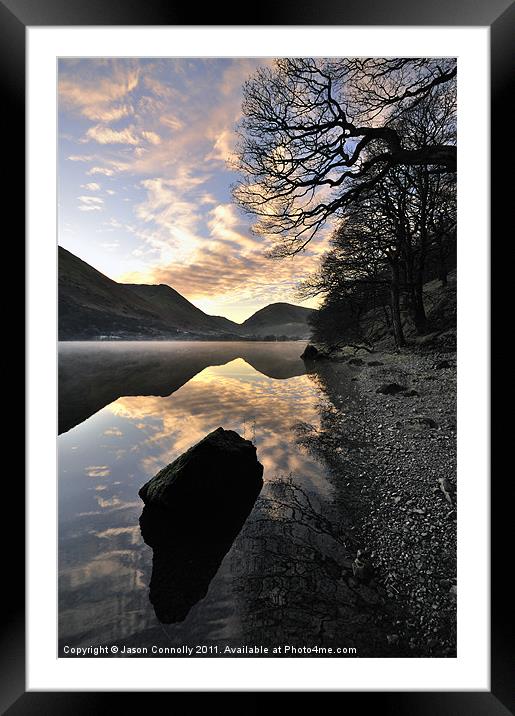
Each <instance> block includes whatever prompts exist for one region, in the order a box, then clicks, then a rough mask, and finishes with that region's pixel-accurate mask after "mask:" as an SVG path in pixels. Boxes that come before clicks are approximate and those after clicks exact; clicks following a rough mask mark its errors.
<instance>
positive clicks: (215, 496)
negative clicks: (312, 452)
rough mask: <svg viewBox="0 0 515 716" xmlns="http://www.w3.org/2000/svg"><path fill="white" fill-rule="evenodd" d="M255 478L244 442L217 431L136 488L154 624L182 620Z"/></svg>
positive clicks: (220, 554) (225, 544) (248, 505)
mask: <svg viewBox="0 0 515 716" xmlns="http://www.w3.org/2000/svg"><path fill="white" fill-rule="evenodd" d="M262 476H263V466H262V465H261V464H260V463H259V462H258V460H257V457H256V448H255V446H254V445H253V444H252V443H251V442H250V440H244V439H243V438H242V437H241V436H240V435H238V433H235V432H233V431H232V430H224V429H223V428H218V429H217V430H215V431H214V432H212V433H209V435H207V436H206V437H205V438H204V439H203V440H201V441H200V442H199V443H197V444H196V445H194V446H193V447H191V448H190V449H189V450H187V451H186V452H185V453H184V454H183V455H181V456H180V457H178V458H177V460H175V461H174V462H172V463H171V464H170V465H168V466H167V467H165V468H163V470H161V471H160V472H158V473H157V475H155V477H153V478H152V479H151V480H150V481H149V482H147V483H146V484H145V485H143V487H142V488H141V490H140V491H139V495H140V497H141V499H142V500H143V502H144V503H145V507H144V508H143V512H142V514H141V517H140V528H141V534H142V536H143V539H144V540H145V542H146V543H147V544H148V545H149V546H150V547H152V549H153V552H154V554H153V561H152V577H151V580H150V595H149V598H150V601H151V603H152V605H153V606H154V610H155V613H156V616H157V618H158V619H159V620H160V621H161V622H164V623H166V624H170V623H175V622H180V621H183V620H184V619H185V618H186V616H187V615H188V613H189V611H190V609H191V607H192V606H193V605H194V604H196V603H197V602H198V601H200V600H201V599H202V598H203V597H205V595H206V594H207V590H208V588H209V584H210V582H211V580H212V579H213V577H214V576H215V574H216V572H217V571H218V568H219V566H220V564H221V562H222V560H223V558H224V556H225V555H226V554H227V552H228V551H229V549H230V548H231V546H232V544H233V542H234V540H235V539H236V536H237V535H238V533H239V532H240V530H241V528H242V527H243V524H244V523H245V520H246V519H247V517H248V515H249V514H250V512H251V510H252V507H253V506H254V503H255V501H256V499H257V496H258V495H259V492H260V490H261V487H262V486H263V478H262Z"/></svg>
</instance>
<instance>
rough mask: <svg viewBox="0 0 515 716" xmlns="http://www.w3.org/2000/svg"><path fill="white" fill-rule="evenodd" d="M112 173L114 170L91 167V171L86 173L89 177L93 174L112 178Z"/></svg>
mask: <svg viewBox="0 0 515 716" xmlns="http://www.w3.org/2000/svg"><path fill="white" fill-rule="evenodd" d="M114 173H115V171H114V169H109V167H91V169H89V170H88V171H87V172H86V174H88V175H89V176H92V175H93V174H103V175H104V176H106V177H112V176H113V174H114Z"/></svg>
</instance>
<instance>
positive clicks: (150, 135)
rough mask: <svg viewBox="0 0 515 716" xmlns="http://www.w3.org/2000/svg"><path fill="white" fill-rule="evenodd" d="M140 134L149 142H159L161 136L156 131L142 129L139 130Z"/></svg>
mask: <svg viewBox="0 0 515 716" xmlns="http://www.w3.org/2000/svg"><path fill="white" fill-rule="evenodd" d="M141 136H142V137H143V139H146V140H147V142H150V144H161V137H160V136H159V134H157V133H156V132H150V131H147V130H145V129H144V130H143V131H142V132H141Z"/></svg>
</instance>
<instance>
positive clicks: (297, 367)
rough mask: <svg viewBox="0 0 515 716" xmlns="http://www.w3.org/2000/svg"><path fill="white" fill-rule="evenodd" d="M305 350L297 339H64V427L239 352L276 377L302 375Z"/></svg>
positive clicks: (164, 390) (165, 391)
mask: <svg viewBox="0 0 515 716" xmlns="http://www.w3.org/2000/svg"><path fill="white" fill-rule="evenodd" d="M301 352H302V344H299V343H295V342H291V343H261V342H256V343H254V342H245V341H242V342H230V343H213V342H206V343H184V342H176V343H173V344H170V343H166V342H155V343H154V342H146V341H145V342H141V343H130V342H129V343H109V342H106V343H95V342H84V343H80V342H78V343H61V344H60V346H59V433H63V432H66V431H67V430H70V428H73V427H74V426H75V425H78V424H80V423H82V422H83V421H84V420H86V418H89V417H90V416H91V415H93V414H94V413H96V412H97V411H98V410H101V409H102V408H103V407H104V406H105V405H109V404H110V403H112V402H113V401H115V400H117V398H120V397H121V396H127V395H155V396H168V395H171V394H172V393H174V392H175V391H176V390H178V389H179V388H180V387H181V386H182V385H184V384H185V383H187V382H188V381H189V380H191V378H193V377H194V376H195V375H197V374H198V373H200V372H201V371H203V370H204V369H205V368H207V367H209V366H216V365H223V364H226V363H229V362H230V361H233V360H235V359H236V358H242V359H243V360H244V361H245V362H246V363H247V364H248V365H250V366H252V367H253V368H255V370H256V371H258V372H259V373H262V374H263V375H265V376H268V377H270V378H276V379H286V378H291V377H293V376H297V375H302V374H304V373H305V366H304V363H303V361H302V360H301V359H300V357H299V355H300V353H301Z"/></svg>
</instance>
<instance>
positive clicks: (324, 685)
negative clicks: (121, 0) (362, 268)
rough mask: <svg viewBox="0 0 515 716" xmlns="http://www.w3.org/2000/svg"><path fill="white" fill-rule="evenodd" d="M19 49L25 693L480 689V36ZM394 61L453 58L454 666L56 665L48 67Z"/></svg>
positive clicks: (149, 40)
mask: <svg viewBox="0 0 515 716" xmlns="http://www.w3.org/2000/svg"><path fill="white" fill-rule="evenodd" d="M27 39H28V43H27V44H28V51H27V52H28V64H27V67H28V93H27V99H28V175H27V176H28V179H27V188H28V216H27V219H28V223H27V226H28V266H27V277H28V318H29V323H28V476H27V494H28V505H27V526H28V534H27V536H28V540H27V545H28V555H27V556H28V561H27V564H28V567H27V590H28V591H27V606H28V619H27V630H28V631H27V634H28V638H27V689H28V690H42V689H49V690H66V689H75V690H95V691H98V690H124V691H126V690H127V691H128V690H138V691H142V690H174V689H181V690H209V691H214V690H223V689H225V690H231V691H235V690H253V691H256V690H260V689H265V690H276V689H280V690H287V689H293V690H317V689H339V690H354V691H360V690H364V691H366V690H401V691H407V690H431V689H437V690H465V689H466V690H486V691H489V689H490V686H489V682H490V675H489V661H490V659H489V618H488V617H489V596H488V595H489V517H488V515H489V499H490V496H489V479H488V477H489V468H488V454H489V445H488V425H489V398H488V369H489V366H488V340H489V339H488V331H489V326H488V306H489V298H488V296H489V285H488V273H489V250H488V244H489V149H488V147H489V139H488V138H489V112H488V106H489V89H488V87H489V82H488V76H489V61H488V52H489V29H488V28H477V27H474V28H458V29H456V28H413V27H409V28H408V27H406V28H384V27H364V28H363V27H358V28H349V27H345V28H342V27H323V28H322V27H308V28H306V27H303V28H295V27H268V28H267V27H258V28H251V27H238V28H236V27H232V28H221V27H217V28H208V27H194V28H191V27H181V28H171V27H162V26H159V27H156V28H138V27H129V28H121V27H119V28H118V27H117V28H108V27H101V28H86V27H73V28H39V27H38V28H27ZM221 50H223V54H222V53H221ZM399 54H402V55H410V56H457V57H458V58H459V91H458V107H459V144H458V167H459V173H458V177H459V206H458V209H459V211H458V275H459V279H458V287H459V288H458V305H459V324H458V326H459V344H458V357H459V370H458V466H459V467H458V481H459V510H458V531H459V545H458V585H459V589H458V658H457V659H349V658H344V659H342V660H339V659H324V660H323V661H321V660H320V659H279V660H275V659H231V660H230V662H228V661H227V660H226V659H205V660H204V659H200V660H195V661H192V660H188V659H173V663H172V664H171V663H170V662H169V661H168V660H167V659H140V658H137V659H136V658H134V659H130V658H129V659H102V658H98V659H57V658H56V633H57V622H56V591H55V585H56V543H57V542H56V522H57V521H56V506H55V493H56V491H55V486H56V457H55V436H56V429H55V428H56V424H57V416H56V415H55V410H54V406H55V395H56V377H55V376H56V348H55V346H56V343H55V341H56V337H57V331H56V318H55V305H56V285H57V280H56V253H55V241H56V239H55V237H56V193H55V186H56V142H55V136H56V107H55V96H56V59H57V57H58V56H74V57H77V56H100V57H102V56H125V57H135V56H141V57H144V56H149V57H152V56H154V57H155V56H164V57H166V56H170V55H173V56H190V57H191V56H236V57H238V56H241V57H245V56H247V57H249V56H287V55H296V56H300V55H304V56H310V55H319V56H352V55H355V56H356V55H357V56H364V55H376V56H378V55H379V56H397V55H399Z"/></svg>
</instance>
